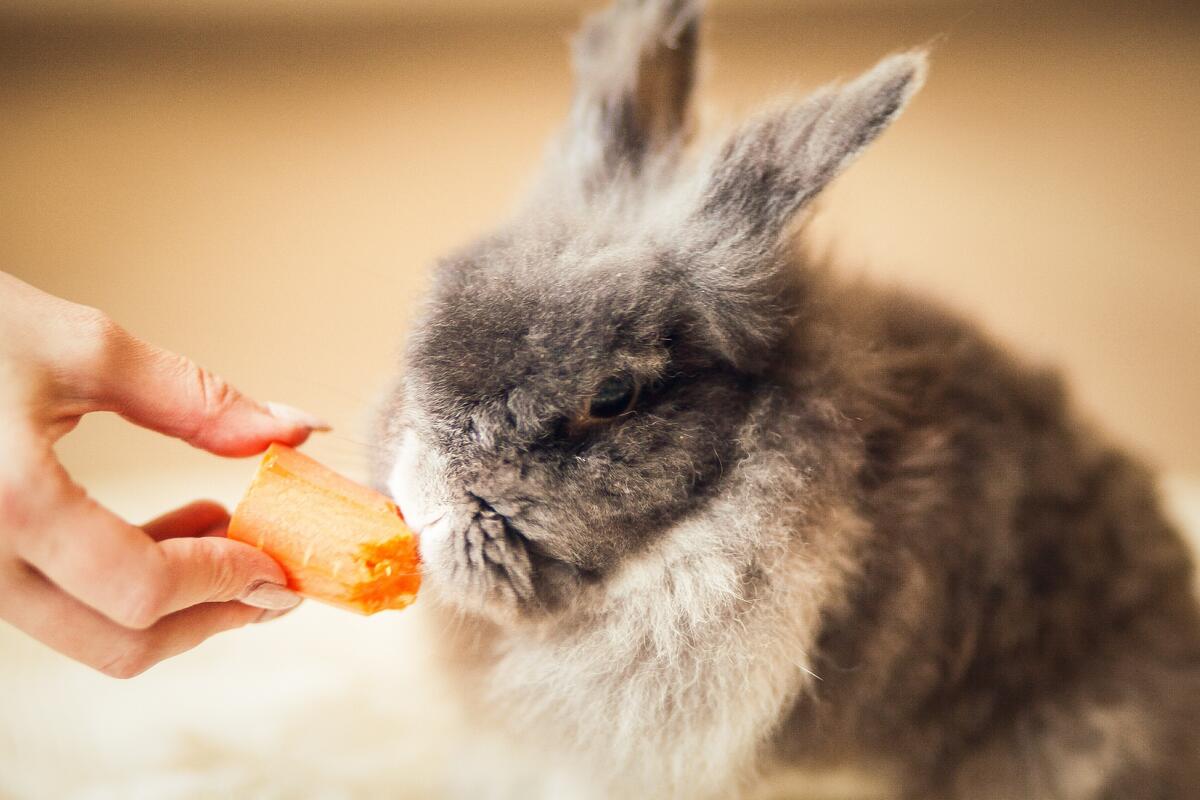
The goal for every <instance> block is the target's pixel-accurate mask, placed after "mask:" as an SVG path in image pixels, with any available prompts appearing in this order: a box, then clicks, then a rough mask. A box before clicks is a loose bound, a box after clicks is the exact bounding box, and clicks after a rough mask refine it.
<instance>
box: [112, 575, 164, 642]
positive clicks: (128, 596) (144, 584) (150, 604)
mask: <svg viewBox="0 0 1200 800" xmlns="http://www.w3.org/2000/svg"><path fill="white" fill-rule="evenodd" d="M167 599H168V586H167V584H166V582H165V581H163V580H159V579H154V578H152V579H146V580H141V581H136V582H134V583H131V584H130V586H129V587H128V588H127V589H126V590H125V591H124V592H123V593H122V595H121V597H120V599H119V601H118V603H117V605H116V608H115V609H114V611H113V613H112V618H113V621H114V622H117V623H118V624H120V625H123V626H124V627H126V628H133V629H134V630H144V629H146V628H149V627H150V626H151V625H153V624H154V623H155V622H158V620H159V619H160V618H161V617H162V616H163V609H164V608H165V607H166V604H167Z"/></svg>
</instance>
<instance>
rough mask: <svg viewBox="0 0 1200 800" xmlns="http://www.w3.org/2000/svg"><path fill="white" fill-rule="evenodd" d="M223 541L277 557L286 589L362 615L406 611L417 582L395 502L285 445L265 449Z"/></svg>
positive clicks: (416, 564)
mask: <svg viewBox="0 0 1200 800" xmlns="http://www.w3.org/2000/svg"><path fill="white" fill-rule="evenodd" d="M229 538H230V539H236V540H238V541H240V542H245V543H247V544H250V545H253V546H255V547H257V548H259V549H260V550H262V551H263V552H265V553H266V554H267V555H269V556H271V557H272V558H274V559H275V560H276V561H278V562H279V564H280V565H281V566H282V567H283V570H284V572H285V573H286V575H287V578H288V586H289V588H291V589H292V590H294V591H296V592H298V593H299V594H302V595H304V596H306V597H311V598H313V599H314V600H320V601H322V602H326V603H331V604H333V605H336V606H340V607H342V608H346V609H349V610H351V611H357V612H358V613H360V614H374V613H375V612H376V611H383V610H385V609H400V608H405V607H406V606H408V605H410V604H411V603H412V602H413V601H414V600H415V599H416V596H417V591H418V589H419V588H420V586H421V574H420V558H419V556H418V553H417V539H416V536H415V535H414V534H413V532H412V531H411V530H409V528H408V526H407V525H405V524H404V519H403V517H402V516H401V515H400V511H399V509H398V508H396V504H395V503H393V502H392V501H391V500H389V499H388V498H387V497H385V496H383V495H382V494H380V493H379V492H376V491H374V490H373V489H368V488H367V487H365V486H361V485H359V484H357V483H354V482H353V481H351V480H349V479H347V478H344V477H342V476H341V475H339V474H337V473H336V472H334V471H333V470H330V469H328V468H327V467H325V466H322V465H321V464H319V463H318V462H316V461H314V460H312V459H311V458H309V457H308V456H306V455H303V454H302V453H299V452H297V451H295V450H293V449H292V448H290V447H287V446H286V445H282V444H272V445H271V446H270V447H269V448H267V452H266V453H265V454H264V455H263V459H262V462H261V463H260V464H259V467H258V472H257V473H256V474H255V476H254V480H253V481H252V482H251V484H250V488H249V490H247V492H246V496H245V497H244V498H242V502H241V503H239V504H238V507H237V509H236V510H235V511H234V513H233V519H232V520H231V521H230V523H229Z"/></svg>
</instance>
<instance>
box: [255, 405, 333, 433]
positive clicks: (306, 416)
mask: <svg viewBox="0 0 1200 800" xmlns="http://www.w3.org/2000/svg"><path fill="white" fill-rule="evenodd" d="M266 405H267V412H268V413H269V414H270V415H271V416H272V417H274V418H275V419H277V420H280V421H281V422H289V423H291V424H293V425H303V426H304V427H306V428H308V429H309V430H314V431H328V430H332V429H333V426H332V425H330V424H329V423H328V422H326V421H325V420H323V419H321V418H320V417H318V416H317V415H316V414H310V413H308V412H307V411H301V410H300V409H298V408H295V407H293V406H289V405H287V404H286V403H275V402H270V403H267V404H266Z"/></svg>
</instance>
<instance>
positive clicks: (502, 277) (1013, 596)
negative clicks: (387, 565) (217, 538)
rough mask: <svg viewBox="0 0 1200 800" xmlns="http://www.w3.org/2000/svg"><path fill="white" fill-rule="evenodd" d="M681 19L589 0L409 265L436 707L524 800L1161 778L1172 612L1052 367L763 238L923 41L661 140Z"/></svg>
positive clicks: (1174, 785)
mask: <svg viewBox="0 0 1200 800" xmlns="http://www.w3.org/2000/svg"><path fill="white" fill-rule="evenodd" d="M695 34H696V7H695V6H694V5H693V4H691V3H687V2H672V1H671V0H666V1H664V2H642V3H639V2H632V1H631V2H626V3H623V4H621V5H619V6H618V7H616V8H614V9H612V10H610V11H608V12H606V13H604V14H601V15H598V16H597V17H595V18H593V20H592V21H591V22H590V23H589V25H588V27H587V28H586V29H585V31H584V33H583V34H582V35H581V37H580V39H579V43H578V49H577V54H576V55H577V68H578V72H579V87H578V88H577V92H576V99H575V106H574V108H573V111H572V122H571V125H570V126H569V127H568V130H567V132H566V134H565V135H564V137H563V139H562V140H561V141H560V147H559V149H558V150H556V151H555V152H554V153H552V155H551V160H550V163H549V165H548V169H547V173H546V178H545V179H544V180H543V181H542V182H541V184H539V187H538V189H537V191H535V193H534V198H533V200H532V202H531V204H530V206H529V208H528V209H527V211H526V214H525V215H523V216H522V217H520V218H518V219H517V220H515V221H514V222H513V223H512V224H511V225H509V226H508V227H506V228H505V229H504V230H503V231H501V232H499V233H497V234H496V235H494V236H491V237H488V238H487V239H485V240H483V241H482V242H481V243H479V244H478V245H476V246H475V247H473V248H472V249H470V250H467V251H465V252H464V253H462V254H460V255H459V256H458V257H456V258H454V259H452V260H450V261H448V262H446V263H445V264H444V265H443V266H442V267H441V269H440V270H439V272H438V277H437V284H436V286H435V288H434V292H433V296H432V299H431V303H430V306H429V309H428V311H427V313H426V315H425V317H424V319H423V320H422V321H421V322H420V323H418V325H417V327H416V329H415V330H414V335H413V339H412V341H411V342H410V345H409V351H408V363H407V370H406V372H405V375H404V377H403V378H402V380H401V382H400V384H399V386H398V388H397V391H396V393H395V395H394V400H393V402H392V403H390V404H389V405H388V407H387V410H386V413H385V414H384V416H383V423H384V425H383V428H384V434H383V435H384V437H385V439H386V440H387V441H389V442H391V443H393V445H394V448H393V452H394V453H395V457H394V459H387V460H385V463H381V464H379V465H378V467H379V472H380V482H381V483H382V484H385V485H387V486H388V487H389V488H390V489H391V490H392V492H393V493H394V494H395V495H396V497H397V499H398V501H399V502H400V505H401V507H402V509H403V510H404V512H405V515H406V517H408V518H409V519H410V521H411V522H412V523H413V524H414V525H415V526H416V527H418V528H421V529H422V540H421V548H422V556H423V559H424V561H425V565H426V589H425V590H424V591H425V597H426V599H427V602H428V603H432V604H433V607H434V610H435V611H436V613H439V614H443V615H445V617H446V624H445V625H444V626H443V628H444V630H445V633H444V638H445V643H446V644H447V645H448V646H449V647H450V649H451V651H452V652H453V655H454V657H453V658H452V662H453V663H454V664H455V665H456V669H455V672H456V674H458V675H460V676H462V677H463V678H464V680H463V681H462V682H461V691H462V695H463V697H464V700H465V701H466V702H467V703H468V704H469V707H470V708H471V709H472V720H473V721H474V722H475V724H476V725H483V724H484V723H486V724H487V725H489V726H492V727H493V728H494V729H495V730H496V731H498V732H500V733H501V734H502V735H503V736H505V737H507V738H508V739H509V740H510V741H511V742H513V743H515V746H517V747H520V748H523V749H526V750H527V751H530V752H534V753H539V754H541V756H542V760H544V762H545V764H546V767H545V773H546V776H547V780H550V779H551V776H552V775H555V776H560V777H561V776H566V777H565V778H564V780H566V781H568V782H573V783H569V784H564V783H555V784H553V787H554V788H548V789H546V792H547V794H548V796H569V794H570V793H571V792H575V791H582V790H583V789H582V788H581V787H585V788H586V789H587V790H588V791H589V792H591V793H592V794H594V795H595V796H599V797H610V796H611V797H616V796H638V797H660V796H661V797H667V796H675V797H686V798H693V797H706V796H712V797H727V796H731V795H735V794H737V793H739V792H741V791H744V790H746V789H748V788H749V787H751V786H752V785H753V783H754V781H755V780H756V779H757V777H758V776H759V775H761V774H762V773H763V772H764V771H766V770H768V769H770V768H771V765H774V764H777V763H796V764H811V765H816V766H822V765H828V764H831V763H836V762H846V761H850V762H857V763H859V764H861V765H866V766H868V767H870V768H872V769H878V770H880V771H883V772H887V773H888V774H894V775H895V776H896V779H897V781H898V783H897V786H898V787H899V788H898V789H897V792H902V793H903V794H904V796H906V797H912V798H922V800H925V799H927V798H930V799H931V798H937V797H948V798H962V800H968V799H969V800H980V799H981V798H997V800H999V799H1000V798H1038V797H1046V798H1057V797H1062V798H1081V800H1082V799H1083V798H1089V799H1098V798H1109V797H1122V798H1124V797H1135V798H1136V797H1147V798H1170V799H1172V800H1174V799H1176V798H1184V797H1189V796H1190V794H1189V792H1191V788H1192V787H1194V786H1198V785H1200V754H1198V751H1200V748H1198V747H1197V744H1196V742H1197V739H1196V737H1195V735H1194V734H1193V733H1192V731H1191V730H1190V724H1189V723H1190V721H1191V720H1195V719H1200V716H1198V715H1200V624H1198V621H1197V611H1196V603H1195V600H1194V598H1193V595H1192V587H1191V567H1190V562H1189V559H1188V555H1187V553H1186V551H1185V549H1184V546H1183V544H1182V543H1181V541H1180V539H1179V537H1178V536H1177V535H1176V534H1175V533H1174V532H1173V531H1172V530H1171V529H1170V527H1169V526H1168V525H1166V523H1165V522H1164V521H1163V519H1162V517H1161V515H1160V512H1159V511H1158V508H1157V504H1156V501H1155V499H1154V493H1153V490H1152V488H1151V484H1150V481H1149V478H1148V477H1147V476H1146V475H1145V474H1144V473H1143V471H1142V470H1141V469H1140V468H1139V467H1137V466H1136V465H1134V464H1132V463H1130V462H1129V461H1128V460H1127V459H1126V458H1125V457H1123V456H1122V455H1120V454H1119V453H1117V452H1115V451H1114V450H1112V449H1111V448H1109V447H1107V446H1106V445H1104V444H1102V443H1101V442H1100V440H1099V439H1098V438H1097V437H1096V436H1095V435H1094V434H1092V433H1090V432H1089V431H1087V430H1086V429H1084V428H1083V427H1081V426H1080V425H1079V424H1077V423H1076V422H1075V421H1074V419H1073V417H1072V415H1071V413H1070V411H1069V409H1068V408H1067V406H1066V403H1065V401H1064V398H1063V392H1062V391H1061V389H1060V387H1059V384H1058V382H1057V380H1056V379H1055V378H1054V377H1053V376H1051V375H1048V374H1046V373H1043V372H1040V371H1035V370H1031V369H1028V368H1026V367H1023V366H1021V365H1020V364H1018V363H1016V362H1015V361H1014V360H1012V359H1011V358H1010V357H1008V356H1007V355H1006V354H1005V353H1004V352H1003V351H1002V350H1001V349H999V348H997V347H996V346H995V345H993V344H991V343H990V342H989V341H987V339H986V338H985V337H983V336H982V335H981V334H979V333H978V332H977V331H976V330H975V329H974V328H973V327H972V326H971V325H969V324H966V323H964V322H962V321H960V320H959V319H957V318H955V317H953V316H952V315H949V314H947V313H945V312H943V311H940V310H938V309H936V308H935V307H933V306H932V305H930V304H927V303H923V302H921V301H918V300H914V299H912V298H910V297H908V296H906V295H904V294H902V293H899V292H893V291H884V290H879V289H874V288H871V287H868V286H864V285H858V284H853V285H851V284H846V283H842V282H839V281H838V280H837V279H836V278H834V277H833V276H832V274H831V273H829V272H827V271H825V270H823V269H819V268H817V267H816V266H814V265H812V264H810V263H808V262H807V261H806V259H804V258H803V257H801V256H798V255H796V253H795V252H794V250H793V249H792V248H791V247H790V246H788V241H789V240H788V237H787V235H786V233H787V229H788V225H789V223H790V222H791V220H792V219H793V218H794V217H795V216H797V215H798V214H802V213H803V211H804V208H805V206H806V205H807V204H808V202H809V201H810V200H811V199H812V197H813V196H814V195H815V194H816V193H817V192H818V191H819V190H820V189H821V188H822V187H823V186H824V185H825V184H826V183H827V182H828V181H829V180H830V179H831V178H832V177H833V176H834V175H835V174H836V173H837V171H838V170H840V169H841V168H842V167H843V166H844V165H845V163H847V162H848V161H849V160H850V159H851V158H853V156H854V155H855V154H856V153H857V152H858V151H859V150H860V149H861V148H862V147H863V146H865V145H866V144H868V143H869V142H870V141H871V140H872V139H873V138H874V137H875V136H876V135H878V133H879V132H880V131H881V130H882V129H883V128H884V127H886V125H887V124H888V123H889V122H890V121H891V120H892V119H893V118H894V117H895V116H896V114H898V113H899V111H900V109H901V108H902V107H903V105H904V104H905V103H906V102H907V100H908V98H909V97H910V96H911V94H912V92H913V91H915V89H916V87H917V86H918V85H919V83H920V80H921V76H922V73H923V61H922V60H921V58H920V57H918V56H896V57H893V58H891V59H888V60H885V61H884V62H882V63H881V64H880V65H879V66H878V67H876V68H875V69H874V70H873V71H872V72H870V73H868V74H867V75H866V76H864V77H862V78H860V79H858V80H857V81H855V82H853V83H851V84H849V85H847V86H845V87H843V88H841V89H838V90H826V91H824V92H822V93H820V94H818V95H816V96H815V97H814V98H812V99H810V100H809V101H807V102H806V103H805V104H803V105H800V106H795V107H788V108H784V109H781V110H778V111H775V112H772V113H770V114H767V115H763V116H761V117H759V118H756V119H755V120H753V121H751V122H750V123H749V124H747V125H745V126H744V127H743V128H742V129H741V130H739V131H737V132H735V133H734V134H733V135H732V136H731V137H729V139H727V140H726V142H725V143H724V144H723V145H722V146H721V147H719V148H717V149H715V150H713V151H711V152H710V153H709V154H708V155H707V156H706V157H703V158H701V159H699V160H697V161H694V162H693V161H688V160H685V159H684V158H683V157H682V155H681V151H682V146H683V140H684V136H685V131H686V126H685V125H684V122H683V120H684V119H685V116H686V115H685V113H684V112H685V110H686V102H687V97H688V90H689V89H690V86H691V61H692V56H693V51H694V48H695V43H696V35H695ZM556 779H557V778H556ZM488 782H489V784H490V785H491V786H492V787H493V788H494V787H495V786H496V785H497V784H499V783H501V781H499V780H498V779H497V776H495V775H494V774H489V775H488ZM567 785H571V786H573V787H575V788H573V789H566V788H564V786H567ZM515 792H516V794H517V795H518V796H528V795H529V794H530V793H531V790H530V787H528V786H524V787H521V788H517V789H515Z"/></svg>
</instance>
